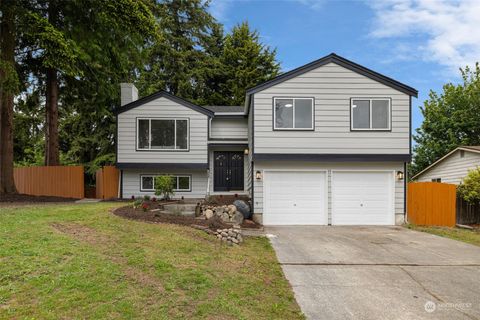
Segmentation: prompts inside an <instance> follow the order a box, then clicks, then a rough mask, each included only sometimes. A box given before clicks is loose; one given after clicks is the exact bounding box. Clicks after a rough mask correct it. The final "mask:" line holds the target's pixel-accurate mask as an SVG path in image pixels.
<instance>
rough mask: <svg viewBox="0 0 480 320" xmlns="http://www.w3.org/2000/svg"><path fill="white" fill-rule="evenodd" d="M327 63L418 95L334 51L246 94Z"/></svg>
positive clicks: (412, 90)
mask: <svg viewBox="0 0 480 320" xmlns="http://www.w3.org/2000/svg"><path fill="white" fill-rule="evenodd" d="M328 63H336V64H338V65H340V66H342V67H344V68H347V69H349V70H352V71H354V72H357V73H359V74H361V75H364V76H366V77H368V78H370V79H373V80H375V81H378V82H380V83H383V84H384V85H386V86H389V87H392V88H394V89H396V90H398V91H400V92H403V93H405V94H408V95H410V96H414V97H417V96H418V91H417V90H416V89H414V88H412V87H410V86H407V85H406V84H403V83H401V82H399V81H396V80H394V79H392V78H389V77H387V76H384V75H382V74H380V73H378V72H375V71H373V70H370V69H368V68H365V67H363V66H361V65H359V64H357V63H355V62H353V61H350V60H347V59H345V58H343V57H340V56H339V55H337V54H335V53H331V54H329V55H328V56H325V57H323V58H320V59H318V60H315V61H313V62H310V63H307V64H306V65H303V66H301V67H298V68H296V69H293V70H291V71H289V72H286V73H283V74H281V75H279V76H277V77H275V78H273V79H271V80H269V81H267V82H264V83H261V84H259V85H258V86H255V87H253V88H250V89H248V90H247V96H249V95H251V94H254V93H256V92H259V91H262V90H264V89H267V88H269V87H271V86H274V85H276V84H278V83H281V82H283V81H285V80H288V79H291V78H294V77H296V76H299V75H301V74H303V73H305V72H308V71H311V70H313V69H316V68H318V67H321V66H323V65H326V64H328Z"/></svg>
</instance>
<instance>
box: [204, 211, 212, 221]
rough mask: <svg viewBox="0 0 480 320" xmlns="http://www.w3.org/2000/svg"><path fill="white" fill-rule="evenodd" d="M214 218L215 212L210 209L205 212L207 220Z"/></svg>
mask: <svg viewBox="0 0 480 320" xmlns="http://www.w3.org/2000/svg"><path fill="white" fill-rule="evenodd" d="M212 217H213V211H212V210H210V209H208V210H205V218H207V219H211V218H212Z"/></svg>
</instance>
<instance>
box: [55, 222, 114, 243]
mask: <svg viewBox="0 0 480 320" xmlns="http://www.w3.org/2000/svg"><path fill="white" fill-rule="evenodd" d="M51 226H52V227H53V228H54V229H55V230H57V231H59V232H61V233H64V234H67V235H70V236H72V237H73V238H75V239H77V240H80V241H83V242H87V243H89V244H98V243H107V242H108V241H110V239H109V238H108V237H106V236H104V235H101V234H98V233H97V231H95V229H92V228H89V227H87V226H83V225H81V224H76V223H71V224H61V223H52V224H51Z"/></svg>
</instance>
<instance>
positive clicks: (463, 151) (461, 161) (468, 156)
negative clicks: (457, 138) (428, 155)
mask: <svg viewBox="0 0 480 320" xmlns="http://www.w3.org/2000/svg"><path fill="white" fill-rule="evenodd" d="M478 167H480V146H465V147H458V148H456V149H454V150H452V151H450V152H449V153H447V154H446V155H444V156H443V157H441V158H440V159H438V160H437V161H435V162H434V163H432V164H431V165H430V166H428V167H427V168H425V169H424V170H422V171H420V172H419V173H417V174H416V175H414V176H413V177H412V180H416V181H418V182H428V181H431V182H444V183H453V184H457V185H458V184H460V182H462V180H463V178H464V177H465V176H466V175H467V173H468V171H469V170H473V169H477V168H478Z"/></svg>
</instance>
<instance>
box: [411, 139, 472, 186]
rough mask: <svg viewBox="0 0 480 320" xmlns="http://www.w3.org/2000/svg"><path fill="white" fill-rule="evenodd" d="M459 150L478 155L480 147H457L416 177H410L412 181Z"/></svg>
mask: <svg viewBox="0 0 480 320" xmlns="http://www.w3.org/2000/svg"><path fill="white" fill-rule="evenodd" d="M459 150H464V151H470V152H475V153H480V146H462V147H457V148H455V149H453V150H452V151H450V152H449V153H447V154H446V155H444V156H443V157H441V158H440V159H438V160H437V161H435V162H434V163H432V164H431V165H429V166H428V167H426V168H425V169H423V170H422V171H420V172H419V173H417V174H416V175H414V176H413V177H412V179H416V178H418V177H419V176H420V175H422V174H424V173H425V172H427V171H428V170H430V169H432V168H433V167H434V166H436V165H437V164H439V163H440V162H442V161H443V160H445V159H447V158H448V157H450V156H451V155H452V154H454V153H455V152H456V151H459Z"/></svg>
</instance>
